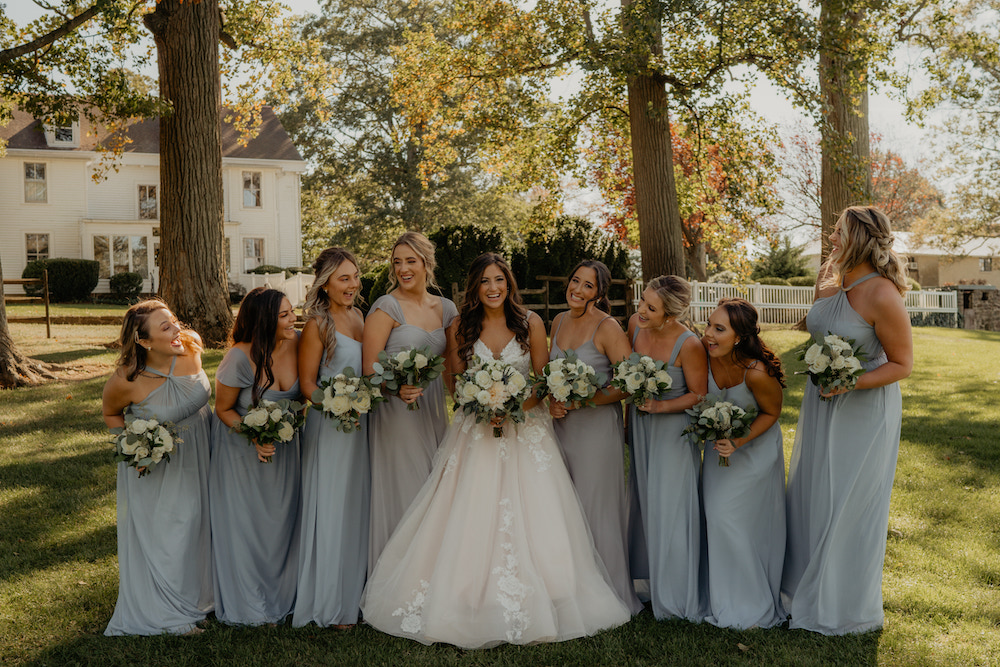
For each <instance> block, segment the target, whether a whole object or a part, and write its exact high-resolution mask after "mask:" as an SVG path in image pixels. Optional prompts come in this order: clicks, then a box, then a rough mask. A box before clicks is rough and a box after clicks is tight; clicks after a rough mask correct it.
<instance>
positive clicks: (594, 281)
mask: <svg viewBox="0 0 1000 667" xmlns="http://www.w3.org/2000/svg"><path fill="white" fill-rule="evenodd" d="M610 287H611V271H609V270H608V267H607V266H605V265H604V264H603V263H602V262H598V261H597V260H593V259H585V260H583V261H582V262H580V263H579V264H577V265H576V267H575V268H574V269H573V271H571V272H570V274H569V284H568V286H567V287H566V302H567V303H568V304H569V312H565V313H560V314H559V315H557V316H556V318H555V320H553V322H552V329H553V334H552V348H551V350H550V351H549V359H555V358H557V357H563V356H566V353H565V350H571V349H572V350H574V351H575V352H576V354H577V356H578V357H579V358H580V359H581V360H582V361H583V362H585V363H587V364H589V365H591V366H593V367H594V370H596V371H597V372H598V373H603V374H604V375H605V378H606V381H610V380H611V376H612V375H613V372H614V365H615V364H617V363H618V362H620V361H621V360H622V359H624V358H625V357H627V356H628V355H629V354H630V353H631V351H632V350H631V348H630V346H629V343H628V338H626V337H625V333H624V332H623V331H622V328H621V327H620V326H619V325H618V322H617V321H615V319H614V318H613V317H611V316H610V315H609V314H608V312H609V311H610V310H611V305H610V303H609V302H608V290H609V289H610ZM624 396H625V394H623V393H621V392H620V391H618V390H617V389H612V388H611V387H606V388H604V389H602V390H600V391H598V393H597V395H596V396H595V399H594V403H595V404H596V405H594V406H591V407H586V408H579V407H578V406H575V405H572V404H567V403H560V402H558V401H550V402H549V412H550V414H551V415H552V417H554V418H555V422H554V427H555V432H556V439H557V440H558V442H559V449H560V451H561V452H562V454H563V458H564V459H565V461H566V467H567V468H568V469H569V474H570V477H572V478H573V485H574V486H576V491H577V493H578V494H579V495H580V502H581V503H582V505H583V511H584V514H585V515H586V516H587V523H588V524H589V525H590V532H591V533H592V534H593V537H594V544H595V546H596V547H597V553H598V554H600V556H601V559H602V560H603V561H604V567H606V568H607V570H608V575H609V576H610V577H611V582H612V584H613V586H614V589H615V592H616V593H617V594H618V597H619V598H621V600H622V602H624V603H625V606H626V607H628V609H629V611H631V612H632V613H633V614H637V613H639V612H640V611H642V603H640V602H639V598H638V597H636V594H635V588H634V587H633V585H632V575H631V574H630V573H629V562H628V548H627V540H628V505H627V503H626V496H625V453H624V452H625V430H624V423H623V421H622V405H621V399H622V398H624Z"/></svg>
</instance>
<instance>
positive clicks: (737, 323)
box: [719, 297, 785, 387]
mask: <svg viewBox="0 0 1000 667" xmlns="http://www.w3.org/2000/svg"><path fill="white" fill-rule="evenodd" d="M719 308H724V309H725V311H726V314H727V315H728V316H729V326H731V327H732V328H733V332H734V333H735V334H736V344H735V345H734V346H733V359H734V360H735V361H736V364H737V365H738V366H742V367H743V368H749V367H750V364H749V362H750V361H753V360H755V359H756V360H759V361H760V362H761V363H763V364H764V367H765V368H766V369H767V374H768V375H770V376H771V377H773V378H775V379H777V380H778V383H779V384H780V385H781V386H782V387H784V386H785V373H784V371H782V369H781V359H779V358H778V355H776V354H775V353H774V352H772V351H771V348H769V347H768V346H767V345H766V344H765V343H764V341H763V340H761V338H760V327H759V326H758V325H757V309H756V308H754V307H753V305H752V304H751V303H750V302H749V301H747V300H746V299H740V298H735V297H730V298H723V299H719Z"/></svg>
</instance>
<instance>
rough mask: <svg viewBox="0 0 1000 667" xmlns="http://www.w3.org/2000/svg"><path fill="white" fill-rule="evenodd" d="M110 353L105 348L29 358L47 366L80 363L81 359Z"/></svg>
mask: <svg viewBox="0 0 1000 667" xmlns="http://www.w3.org/2000/svg"><path fill="white" fill-rule="evenodd" d="M110 352H111V350H109V349H108V348H106V347H91V348H85V349H81V350H65V351H63V352H46V353H44V354H35V355H33V356H32V357H31V358H32V359H37V360H38V361H44V362H45V363H47V364H71V363H73V362H75V361H80V360H81V359H87V358H90V357H100V356H104V355H107V354H109V353H110Z"/></svg>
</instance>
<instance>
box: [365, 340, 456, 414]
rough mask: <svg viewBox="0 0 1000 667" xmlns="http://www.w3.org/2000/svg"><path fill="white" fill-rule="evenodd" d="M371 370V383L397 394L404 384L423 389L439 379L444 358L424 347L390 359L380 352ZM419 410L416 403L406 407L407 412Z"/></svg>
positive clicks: (406, 351)
mask: <svg viewBox="0 0 1000 667" xmlns="http://www.w3.org/2000/svg"><path fill="white" fill-rule="evenodd" d="M372 370H374V371H375V372H374V374H373V375H372V376H371V379H372V382H373V383H375V384H379V385H383V386H384V387H385V389H386V390H387V391H391V392H398V391H399V388H400V387H402V386H403V385H404V384H408V385H411V386H414V387H421V388H424V387H427V386H428V385H429V384H430V383H431V382H432V381H434V380H435V379H436V378H439V377H441V374H442V373H443V372H444V357H442V356H441V355H440V354H434V353H433V352H431V349H430V348H429V347H426V346H425V347H420V348H412V349H409V350H401V351H400V352H397V353H396V354H395V355H393V356H391V357H390V356H389V355H388V354H387V353H386V351H385V350H382V351H381V352H379V353H378V361H376V362H375V363H374V364H373V365H372ZM419 408H420V406H419V405H417V402H416V401H414V402H413V403H410V404H409V405H407V406H406V409H407V410H417V409H419Z"/></svg>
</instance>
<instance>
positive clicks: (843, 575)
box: [781, 273, 903, 635]
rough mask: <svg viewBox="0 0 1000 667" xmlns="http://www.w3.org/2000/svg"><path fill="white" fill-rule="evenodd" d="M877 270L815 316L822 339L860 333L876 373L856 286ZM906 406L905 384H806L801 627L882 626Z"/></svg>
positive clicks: (795, 598)
mask: <svg viewBox="0 0 1000 667" xmlns="http://www.w3.org/2000/svg"><path fill="white" fill-rule="evenodd" d="M876 276H877V274H876V273H870V274H868V275H866V276H864V277H862V278H859V279H858V280H856V281H855V282H854V284H853V285H851V287H850V288H847V289H840V290H837V292H836V293H835V294H833V295H831V296H828V297H824V298H821V299H817V300H816V302H815V303H814V304H813V307H812V308H811V309H810V310H809V314H808V316H807V318H806V325H807V327H808V329H809V333H810V334H811V335H812V337H813V339H814V340H816V341H822V340H823V337H824V336H826V335H827V334H828V333H830V332H832V333H834V334H838V335H840V336H842V337H845V338H851V339H854V341H855V344H856V345H860V346H861V347H862V349H863V350H864V351H865V352H866V353H867V355H868V359H867V360H866V361H863V362H862V366H863V367H864V369H865V370H866V371H870V370H874V369H875V368H878V367H879V366H881V365H882V364H884V363H886V361H887V359H886V355H885V351H884V350H883V349H882V344H881V342H880V341H879V339H878V337H877V336H876V335H875V328H874V327H873V326H872V325H871V324H869V323H868V322H867V321H866V320H865V319H864V318H862V317H861V315H859V314H858V313H857V311H855V310H854V308H853V307H852V306H851V303H850V301H849V300H848V298H847V292H848V290H850V289H853V288H854V287H856V286H857V285H859V284H861V283H862V282H864V281H866V280H869V279H871V278H874V277H876ZM902 414H903V407H902V395H901V393H900V390H899V383H897V382H893V383H892V384H888V385H885V386H883V387H878V388H875V389H861V390H855V391H849V392H847V393H846V394H841V395H838V396H835V397H834V398H833V400H831V401H822V400H820V395H819V388H818V387H816V386H815V385H813V384H812V383H807V384H806V388H805V395H804V396H803V400H802V409H801V411H800V413H799V423H798V428H797V429H796V430H795V448H794V449H793V450H792V461H791V466H790V468H789V471H788V490H787V494H786V512H787V517H788V519H787V520H788V541H787V546H786V550H785V570H784V575H783V577H782V584H781V592H782V600H783V603H784V607H785V609H786V610H787V611H788V612H789V614H791V617H792V618H791V627H792V628H802V629H805V630H812V631H814V632H819V633H822V634H826V635H841V634H847V633H854V632H866V631H868V630H873V629H876V628H879V627H881V626H882V622H883V619H884V613H883V610H882V565H883V562H884V561H885V544H886V532H887V530H888V524H889V495H890V493H891V492H892V481H893V477H894V475H895V472H896V457H897V455H898V453H899V433H900V427H901V425H902Z"/></svg>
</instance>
